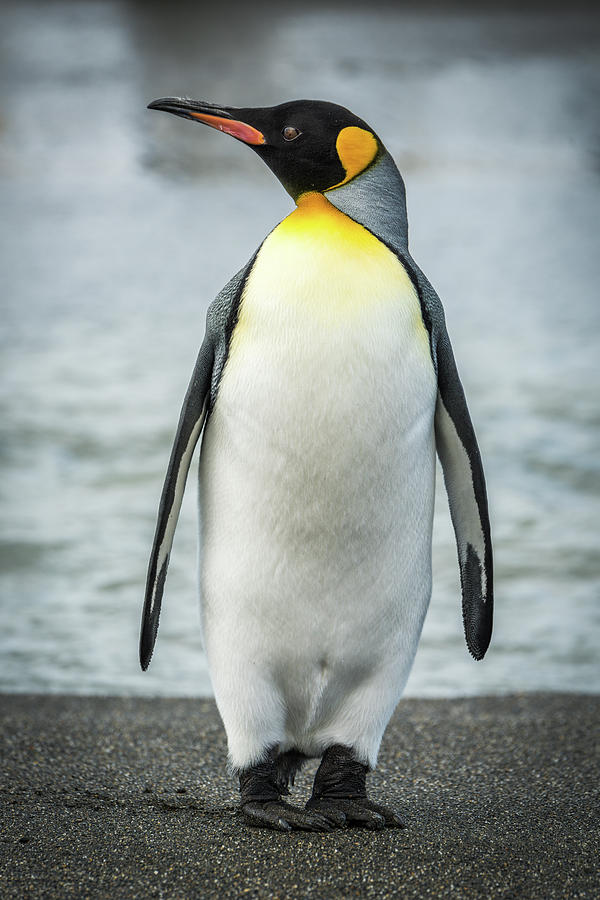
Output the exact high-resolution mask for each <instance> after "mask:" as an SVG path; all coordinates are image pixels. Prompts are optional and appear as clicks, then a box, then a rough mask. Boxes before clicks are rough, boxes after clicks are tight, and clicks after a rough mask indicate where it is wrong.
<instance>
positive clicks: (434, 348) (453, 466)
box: [403, 255, 494, 659]
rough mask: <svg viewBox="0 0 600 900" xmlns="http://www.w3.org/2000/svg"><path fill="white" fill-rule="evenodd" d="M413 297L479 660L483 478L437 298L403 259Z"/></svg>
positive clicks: (486, 623)
mask: <svg viewBox="0 0 600 900" xmlns="http://www.w3.org/2000/svg"><path fill="white" fill-rule="evenodd" d="M403 262H404V264H405V265H406V266H407V269H408V270H409V273H410V275H411V277H412V279H413V283H414V284H415V287H416V289H417V292H418V295H419V301H420V303H421V311H422V314H423V321H424V323H425V326H426V327H427V330H428V331H429V337H430V345H431V355H432V360H433V364H434V367H435V369H436V372H437V381H438V396H437V403H436V410H435V440H436V448H437V452H438V456H439V458H440V462H441V464H442V469H443V472H444V482H445V484H446V491H447V494H448V502H449V504H450V515H451V517H452V524H453V526H454V532H455V535H456V544H457V549H458V560H459V566H460V580H461V587H462V608H463V621H464V629H465V638H466V641H467V647H468V648H469V652H470V653H471V655H472V656H474V657H475V659H483V657H484V655H485V652H486V650H487V648H488V645H489V643H490V639H491V636H492V621H493V605H494V600H493V597H494V595H493V561H492V541H491V536H490V521H489V515H488V504H487V494H486V487H485V476H484V473H483V465H482V462H481V455H480V453H479V447H478V445H477V438H476V437H475V431H474V429H473V425H472V422H471V417H470V415H469V410H468V407H467V401H466V398H465V394H464V391H463V387H462V384H461V382H460V378H459V375H458V371H457V368H456V362H455V360H454V353H453V352H452V345H451V343H450V338H449V336H448V331H447V329H446V323H445V317H444V311H443V308H442V304H441V302H440V299H439V297H438V295H437V294H436V292H435V291H434V289H433V288H432V286H431V285H430V283H429V281H428V280H427V278H426V277H425V275H423V273H422V272H421V270H420V269H419V268H418V266H417V265H416V263H415V262H414V260H412V259H411V257H409V256H408V255H407V256H405V257H404V258H403Z"/></svg>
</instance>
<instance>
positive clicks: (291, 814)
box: [242, 800, 345, 831]
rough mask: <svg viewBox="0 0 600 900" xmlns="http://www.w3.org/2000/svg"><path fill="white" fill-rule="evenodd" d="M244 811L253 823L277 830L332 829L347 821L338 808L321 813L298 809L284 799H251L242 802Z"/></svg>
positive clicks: (248, 819) (247, 818)
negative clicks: (247, 801) (330, 811)
mask: <svg viewBox="0 0 600 900" xmlns="http://www.w3.org/2000/svg"><path fill="white" fill-rule="evenodd" d="M242 812H243V813H244V816H245V818H246V820H247V821H248V822H249V823H250V824H251V825H262V826H263V827H266V828H274V829H275V830H276V831H292V830H293V829H299V830H300V831H331V829H332V828H335V827H337V826H338V823H339V824H343V823H344V822H345V818H342V819H341V822H340V814H339V812H337V811H336V810H333V812H332V813H331V814H330V813H321V812H320V811H317V810H312V809H310V810H309V809H298V808H297V807H295V806H292V805H291V803H285V802H284V801H283V800H267V801H266V802H265V801H263V802H260V801H256V800H254V801H252V800H251V801H250V802H249V803H242Z"/></svg>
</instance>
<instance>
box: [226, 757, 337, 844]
mask: <svg viewBox="0 0 600 900" xmlns="http://www.w3.org/2000/svg"><path fill="white" fill-rule="evenodd" d="M301 761H303V757H302V755H301V754H298V753H296V752H295V751H293V752H292V753H290V754H282V755H279V756H278V755H277V753H276V752H275V750H270V751H269V753H268V754H267V756H266V758H265V760H264V761H263V762H261V763H258V764H257V765H255V766H250V768H248V769H244V771H243V772H240V792H241V795H242V812H243V814H244V817H245V818H246V820H247V821H248V822H250V823H251V824H252V825H262V826H263V827H266V828H274V829H276V830H277V831H291V830H292V829H294V828H297V829H300V830H302V831H331V829H332V828H339V827H340V826H342V825H344V824H345V821H346V818H345V816H344V815H343V814H342V813H340V812H339V811H338V810H332V811H331V812H327V813H320V812H317V811H316V810H305V809H298V808H297V807H295V806H292V805H291V804H290V803H285V802H284V801H283V800H282V799H281V795H282V794H289V790H288V786H287V785H288V781H291V783H292V784H293V776H294V774H295V773H296V771H297V770H298V768H299V767H300V764H301Z"/></svg>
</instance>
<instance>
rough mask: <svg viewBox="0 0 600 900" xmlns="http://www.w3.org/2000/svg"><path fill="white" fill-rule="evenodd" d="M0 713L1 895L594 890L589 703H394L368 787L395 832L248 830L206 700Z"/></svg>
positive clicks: (9, 698)
mask: <svg viewBox="0 0 600 900" xmlns="http://www.w3.org/2000/svg"><path fill="white" fill-rule="evenodd" d="M0 710H1V716H2V726H1V729H2V746H3V752H2V788H1V797H2V804H1V809H2V828H1V834H2V838H1V842H0V847H1V851H0V895H1V896H2V897H3V898H9V897H10V898H36V897H43V898H54V897H56V898H70V897H73V898H78V900H81V898H86V897H112V898H135V897H139V898H145V897H161V898H193V897H261V898H262V897H264V898H267V897H281V898H284V897H318V898H329V897H403V898H404V897H405V898H411V897H419V898H420V897H468V898H470V897H494V898H500V897H501V898H523V900H525V898H544V900H547V898H552V897H556V898H561V900H564V898H590V900H591V898H595V897H598V894H599V873H598V858H599V852H600V841H599V828H598V825H599V821H598V820H599V816H598V810H599V808H600V804H599V797H598V794H599V786H600V754H599V747H598V733H599V730H598V725H599V721H600V697H598V696H587V695H577V694H522V695H512V696H507V697H487V698H486V697H477V698H469V699H457V700H406V701H404V702H403V703H401V704H400V707H399V709H398V711H397V713H396V715H395V716H394V718H393V720H392V722H391V724H390V726H389V728H388V730H387V732H386V736H385V739H384V743H383V746H382V750H381V755H380V761H379V765H378V768H377V770H376V772H375V773H373V774H372V775H371V785H372V795H373V797H374V798H375V799H381V800H384V799H385V801H387V802H390V803H392V804H393V805H395V806H396V807H397V809H398V810H399V811H400V812H401V813H402V815H403V817H404V818H405V821H406V825H407V827H406V828H405V829H404V830H389V831H385V832H377V833H373V832H369V831H364V830H357V829H352V830H345V831H338V832H331V833H329V834H307V833H292V834H279V833H275V832H272V831H265V830H256V829H252V828H249V827H247V826H246V825H245V824H244V823H243V821H242V819H241V816H240V815H239V813H238V810H237V792H236V784H235V782H234V779H233V778H231V777H230V776H229V775H228V773H227V771H226V765H225V758H226V746H225V737H224V733H223V730H222V727H221V724H220V721H219V717H218V714H217V711H216V708H215V705H214V703H213V702H212V701H210V700H198V701H197V700H189V699H177V700H169V699H157V700H147V699H135V698H134V699H115V698H106V699H104V698H98V697H94V698H87V697H66V696H30V695H4V696H2V697H1V699H0ZM314 770H315V766H314V764H312V765H310V766H308V767H307V770H306V772H305V774H303V776H302V778H301V779H300V783H299V784H297V788H296V790H295V791H294V798H295V799H297V800H300V799H302V798H304V797H306V794H307V792H308V790H309V779H310V777H311V775H312V773H314Z"/></svg>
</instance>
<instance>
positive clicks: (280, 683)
mask: <svg viewBox="0 0 600 900" xmlns="http://www.w3.org/2000/svg"><path fill="white" fill-rule="evenodd" d="M328 206H329V204H328ZM336 215H341V214H339V213H337V214H336ZM290 218H292V217H290ZM343 218H344V219H345V218H346V217H343ZM286 221H288V220H286ZM346 221H349V220H346ZM285 224H286V223H285V222H284V223H282V225H281V226H279V228H278V229H277V230H276V231H275V232H274V233H273V234H272V235H271V236H270V238H269V239H268V240H267V242H265V244H264V245H263V248H262V250H261V253H260V255H259V258H258V261H257V263H256V265H255V268H254V270H253V272H252V274H251V276H250V279H249V282H248V284H247V287H246V290H245V293H244V297H243V300H242V305H241V309H240V315H239V320H238V325H237V327H236V329H235V331H234V335H233V339H232V343H231V347H230V354H229V358H228V362H227V365H226V367H225V370H224V372H223V376H222V379H221V383H220V385H219V390H218V395H217V401H216V403H215V406H214V409H213V412H212V414H211V417H210V419H209V422H208V425H207V428H206V432H205V436H204V440H203V445H202V455H201V466H200V484H201V498H200V499H201V503H200V508H201V524H202V542H203V551H202V565H201V572H202V597H203V626H204V633H205V640H206V648H207V653H208V658H209V665H210V668H211V674H212V677H213V684H214V688H215V694H216V697H217V702H218V703H219V707H220V709H221V713H222V715H223V718H224V721H225V725H226V728H227V732H228V737H229V744H230V753H231V757H232V761H233V763H234V765H245V764H247V761H248V759H249V758H250V757H256V756H257V755H258V754H259V753H260V750H262V749H264V746H267V745H268V744H271V743H279V744H281V745H282V746H284V747H285V746H297V747H299V748H300V749H302V750H304V752H307V753H318V752H321V751H322V749H323V747H324V746H326V745H327V743H328V742H330V743H331V742H339V743H349V736H350V735H349V732H352V735H353V740H352V742H351V745H352V746H355V747H356V748H357V749H358V752H359V753H361V754H362V755H363V756H364V757H365V758H368V759H369V760H370V761H371V762H372V763H373V762H374V760H373V755H374V754H375V755H376V753H377V747H378V745H379V741H380V739H381V734H382V732H383V729H384V728H385V725H386V723H387V720H388V718H389V715H391V712H392V711H393V708H394V706H395V704H396V702H397V700H398V699H399V696H400V693H401V691H402V689H403V687H404V683H405V681H406V678H407V676H408V672H409V669H410V666H411V664H412V660H413V657H414V653H415V650H416V645H417V642H418V638H419V635H420V631H421V627H422V622H423V618H424V615H425V612H426V608H427V604H428V601H429V596H430V591H431V560H430V557H431V524H432V511H433V493H434V473H435V447H434V438H433V413H434V406H435V396H436V383H435V375H434V372H433V367H432V364H431V359H430V354H429V347H428V341H427V334H426V332H425V329H424V326H423V324H422V321H421V316H420V309H419V303H418V299H417V297H416V295H415V292H414V289H413V287H412V284H411V282H410V280H409V279H408V277H407V276H406V273H405V272H404V270H403V269H402V267H401V265H400V263H399V262H398V261H397V260H396V258H395V257H394V256H393V255H392V254H391V253H390V252H389V251H388V250H387V249H386V248H385V247H383V245H381V244H380V243H379V242H377V241H376V239H375V238H372V237H371V236H370V235H369V236H368V239H367V240H366V241H365V240H364V239H363V238H362V236H361V235H358V236H355V235H353V234H352V235H351V236H352V237H357V247H356V248H355V252H354V253H353V255H352V257H351V260H350V262H346V263H345V264H344V265H343V266H341V265H340V263H339V260H340V259H341V258H343V257H342V253H341V252H340V246H339V242H340V241H341V240H343V241H344V246H345V247H347V244H348V235H347V234H346V233H342V234H341V236H340V235H339V234H336V232H335V229H334V228H332V225H331V222H330V221H329V220H328V221H327V227H324V228H323V229H322V233H321V235H320V238H319V240H318V241H315V240H314V235H315V231H318V229H317V228H315V222H314V217H313V220H312V225H311V229H310V234H309V235H308V238H306V236H305V235H303V233H302V230H301V229H299V230H300V238H299V236H298V229H297V230H296V231H295V232H294V234H293V237H294V240H290V239H289V237H290V235H289V234H286V233H285V227H284V226H285ZM342 224H343V226H344V228H346V229H348V226H347V224H346V223H342ZM353 227H354V228H359V226H353ZM280 230H283V234H278V232H279V231H280ZM362 231H363V229H361V232H362ZM332 232H333V234H332ZM365 234H366V232H365ZM305 238H306V239H305ZM358 238H360V241H362V243H360V241H358ZM363 720H364V721H363ZM358 732H360V734H359V733H358ZM261 742H262V747H259V746H258V745H259V744H260V743H261ZM373 748H374V749H373Z"/></svg>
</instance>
